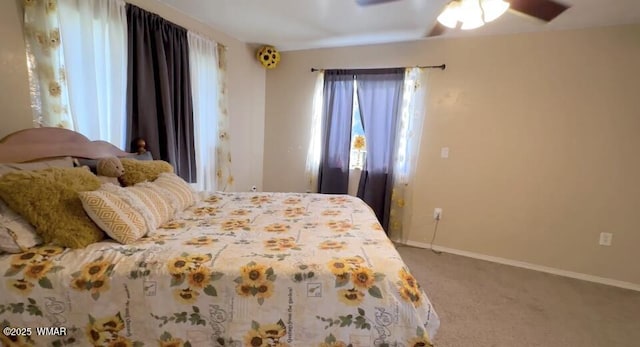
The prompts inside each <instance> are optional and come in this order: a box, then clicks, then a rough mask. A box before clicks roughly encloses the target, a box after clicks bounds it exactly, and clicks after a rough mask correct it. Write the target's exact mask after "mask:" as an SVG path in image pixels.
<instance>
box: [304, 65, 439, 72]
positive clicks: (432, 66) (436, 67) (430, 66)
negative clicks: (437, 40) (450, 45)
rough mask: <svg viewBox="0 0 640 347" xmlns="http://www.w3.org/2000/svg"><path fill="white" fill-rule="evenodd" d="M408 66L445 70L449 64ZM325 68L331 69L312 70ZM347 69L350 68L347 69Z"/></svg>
mask: <svg viewBox="0 0 640 347" xmlns="http://www.w3.org/2000/svg"><path fill="white" fill-rule="evenodd" d="M407 67H417V68H420V69H440V70H444V69H446V68H447V64H441V65H416V66H406V67H403V68H407ZM323 70H329V69H318V68H315V67H312V68H311V72H316V71H323ZM345 70H349V69H345Z"/></svg>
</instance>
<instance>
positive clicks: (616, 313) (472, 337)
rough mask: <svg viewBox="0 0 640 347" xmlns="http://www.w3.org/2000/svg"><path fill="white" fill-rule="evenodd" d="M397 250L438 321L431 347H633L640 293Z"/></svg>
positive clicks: (638, 337) (639, 329) (639, 323)
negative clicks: (438, 326) (439, 321)
mask: <svg viewBox="0 0 640 347" xmlns="http://www.w3.org/2000/svg"><path fill="white" fill-rule="evenodd" d="M398 251H399V252H400V254H401V255H402V258H403V259H404V260H405V262H406V263H407V265H408V266H409V268H410V269H411V272H412V273H413V274H414V276H415V277H416V278H417V279H418V281H420V284H421V285H422V287H423V288H424V290H425V292H426V293H427V295H428V296H429V298H430V299H431V302H432V303H433V305H434V306H435V309H436V312H438V314H439V315H440V319H441V321H442V322H441V325H440V330H439V331H438V334H437V335H436V338H435V344H436V347H467V346H469V347H472V346H473V347H476V346H478V347H494V346H495V347H529V346H544V347H556V346H557V347H573V346H575V347H596V346H597V347H627V346H629V347H631V346H640V292H635V291H631V290H626V289H620V288H616V287H610V286H605V285H600V284H595V283H590V282H585V281H580V280H575V279H570V278H565V277H560V276H555V275H550V274H546V273H542V272H537V271H531V270H526V269H521V268H516V267H511V266H506V265H501V264H495V263H490V262H486V261H482V260H476V259H471V258H466V257H461V256H457V255H452V254H446V253H442V254H441V255H436V254H434V253H432V252H431V251H430V250H427V249H420V248H413V247H406V246H398ZM629 266H638V264H629Z"/></svg>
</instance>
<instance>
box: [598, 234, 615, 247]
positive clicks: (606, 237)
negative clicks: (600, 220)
mask: <svg viewBox="0 0 640 347" xmlns="http://www.w3.org/2000/svg"><path fill="white" fill-rule="evenodd" d="M611 241H613V234H612V233H600V246H611Z"/></svg>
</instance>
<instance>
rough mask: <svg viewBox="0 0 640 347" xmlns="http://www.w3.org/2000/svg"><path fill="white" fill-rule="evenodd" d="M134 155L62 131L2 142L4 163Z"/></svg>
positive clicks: (38, 131) (20, 134) (21, 134)
mask: <svg viewBox="0 0 640 347" xmlns="http://www.w3.org/2000/svg"><path fill="white" fill-rule="evenodd" d="M129 155H131V153H127V152H124V151H122V150H120V149H119V148H118V147H116V146H114V145H112V144H110V143H109V142H105V141H91V140H89V139H88V138H86V137H85V136H84V135H81V134H79V133H77V132H75V131H71V130H67V129H62V128H33V129H25V130H20V131H17V132H15V133H13V134H9V135H7V136H5V137H4V138H3V139H2V140H0V163H24V162H29V161H34V160H40V159H46V158H55V157H66V156H70V157H76V158H87V159H98V158H104V157H109V156H116V157H124V156H129Z"/></svg>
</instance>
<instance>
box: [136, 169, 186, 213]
mask: <svg viewBox="0 0 640 347" xmlns="http://www.w3.org/2000/svg"><path fill="white" fill-rule="evenodd" d="M148 187H150V188H152V189H155V190H156V191H159V192H160V193H162V194H165V196H166V197H167V198H168V199H169V201H171V203H172V205H173V207H174V208H175V209H176V211H184V209H186V208H187V207H190V206H193V204H195V203H196V201H197V200H198V195H197V194H196V192H195V191H194V190H193V189H191V186H189V183H187V182H185V181H184V180H183V179H182V178H180V177H179V176H178V175H176V174H174V173H166V172H165V173H161V174H160V176H158V178H157V179H156V180H155V181H153V182H152V183H148Z"/></svg>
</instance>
